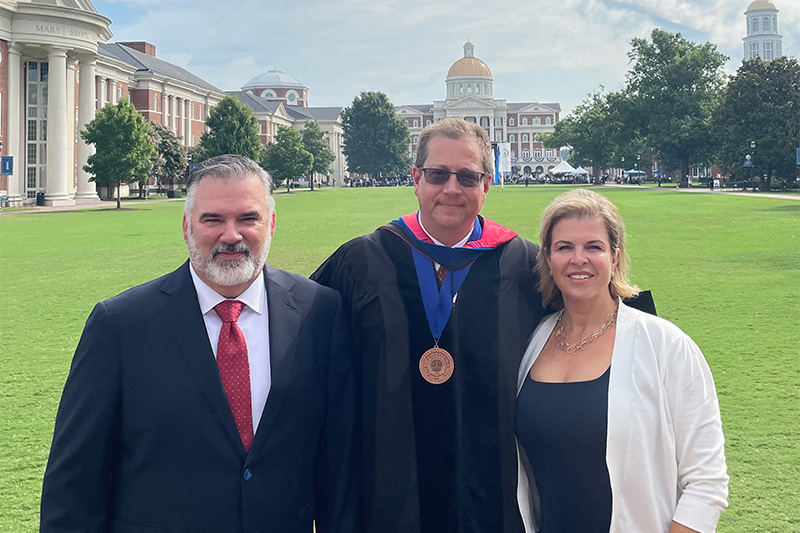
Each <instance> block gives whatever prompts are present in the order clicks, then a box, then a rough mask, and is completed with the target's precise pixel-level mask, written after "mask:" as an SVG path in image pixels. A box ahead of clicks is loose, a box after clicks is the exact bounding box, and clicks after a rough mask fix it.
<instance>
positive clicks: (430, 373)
mask: <svg viewBox="0 0 800 533" xmlns="http://www.w3.org/2000/svg"><path fill="white" fill-rule="evenodd" d="M419 372H420V374H422V377H423V378H424V379H425V381H427V382H428V383H430V384H431V385H441V384H442V383H444V382H445V381H447V380H448V379H450V376H452V375H453V356H452V355H450V353H449V352H448V351H447V350H445V349H443V348H439V347H438V346H434V347H433V348H431V349H430V350H428V351H427V352H425V353H424V354H422V358H421V359H420V360H419Z"/></svg>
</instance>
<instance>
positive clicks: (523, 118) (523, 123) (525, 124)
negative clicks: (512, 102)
mask: <svg viewBox="0 0 800 533" xmlns="http://www.w3.org/2000/svg"><path fill="white" fill-rule="evenodd" d="M522 125H523V126H527V125H528V117H522Z"/></svg>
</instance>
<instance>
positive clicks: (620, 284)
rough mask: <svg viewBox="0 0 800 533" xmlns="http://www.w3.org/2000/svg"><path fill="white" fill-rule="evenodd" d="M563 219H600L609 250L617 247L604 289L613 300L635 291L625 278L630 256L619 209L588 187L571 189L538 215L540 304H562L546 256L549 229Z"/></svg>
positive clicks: (549, 235)
mask: <svg viewBox="0 0 800 533" xmlns="http://www.w3.org/2000/svg"><path fill="white" fill-rule="evenodd" d="M565 218H574V219H577V220H581V219H585V218H598V219H600V220H602V221H603V223H604V224H605V227H606V232H607V233H608V240H609V244H610V246H611V250H612V251H613V250H614V249H617V248H618V249H619V261H618V262H617V265H616V267H615V268H614V270H613V271H612V272H611V282H610V283H609V284H608V291H609V293H610V294H611V297H612V298H614V299H617V298H630V297H632V296H636V295H637V294H639V288H638V287H636V286H635V285H632V284H631V283H630V281H629V279H628V276H629V270H630V259H629V257H628V251H627V247H626V245H625V225H624V224H623V223H622V217H621V216H620V214H619V210H617V207H616V206H615V205H614V204H612V203H611V202H610V201H609V200H608V199H607V198H606V197H605V196H602V195H600V194H597V193H596V192H593V191H590V190H588V189H575V190H572V191H569V192H565V193H564V194H562V195H559V196H557V197H556V198H555V199H554V200H553V201H552V202H550V205H549V206H547V209H545V211H544V215H542V227H541V230H540V231H539V239H540V241H539V242H541V243H542V247H541V251H540V252H539V256H538V257H537V258H536V272H537V273H538V274H539V287H538V288H539V292H540V293H541V295H542V303H543V304H544V305H545V306H548V305H550V306H552V307H554V308H557V309H561V308H563V307H564V300H563V298H562V297H561V291H560V290H559V288H558V287H557V286H556V284H555V282H554V281H553V275H552V274H551V273H550V267H549V266H548V265H547V259H549V258H550V247H551V245H552V239H553V228H554V227H555V225H556V224H557V223H558V221H560V220H562V219H565Z"/></svg>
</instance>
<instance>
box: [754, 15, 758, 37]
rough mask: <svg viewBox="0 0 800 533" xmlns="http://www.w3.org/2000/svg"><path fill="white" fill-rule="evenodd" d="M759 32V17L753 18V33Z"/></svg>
mask: <svg viewBox="0 0 800 533" xmlns="http://www.w3.org/2000/svg"><path fill="white" fill-rule="evenodd" d="M757 32H758V17H753V33H757Z"/></svg>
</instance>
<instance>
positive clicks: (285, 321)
mask: <svg viewBox="0 0 800 533" xmlns="http://www.w3.org/2000/svg"><path fill="white" fill-rule="evenodd" d="M294 283H295V282H294V280H293V279H292V278H291V277H290V276H289V275H287V274H286V273H285V272H282V271H280V270H277V269H275V268H272V267H271V266H269V265H266V266H265V267H264V284H265V286H266V291H267V306H268V312H267V314H268V320H269V324H268V327H269V361H270V369H271V376H272V383H271V385H270V390H269V396H268V397H267V404H266V405H265V406H264V412H263V414H262V415H261V421H260V422H259V424H258V430H257V431H256V435H255V439H254V441H253V449H260V445H261V443H262V442H263V441H264V439H266V438H268V435H269V432H270V427H271V426H272V425H273V424H274V423H275V418H276V417H277V416H278V412H279V411H280V406H281V403H282V402H283V398H284V396H285V393H286V389H287V387H290V386H291V374H292V367H293V364H294V359H295V353H296V347H297V335H298V332H299V329H300V316H301V311H302V306H301V304H302V301H301V300H300V299H299V298H298V297H297V296H296V295H295V294H294V293H293V292H292V291H291V289H292V287H293V286H294Z"/></svg>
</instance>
